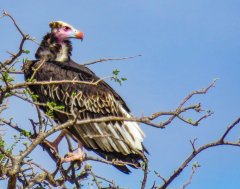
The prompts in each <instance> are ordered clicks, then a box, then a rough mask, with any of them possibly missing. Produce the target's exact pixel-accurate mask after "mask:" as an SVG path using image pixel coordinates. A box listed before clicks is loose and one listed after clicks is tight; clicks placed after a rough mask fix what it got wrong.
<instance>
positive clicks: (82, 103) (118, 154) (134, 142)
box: [23, 34, 145, 173]
mask: <svg viewBox="0 0 240 189" xmlns="http://www.w3.org/2000/svg"><path fill="white" fill-rule="evenodd" d="M54 40H56V39H54V37H53V36H51V34H47V35H46V36H45V37H44V39H43V41H42V43H41V45H40V47H39V49H38V51H37V52H36V58H38V59H43V58H45V60H46V62H44V63H43V62H42V60H35V61H28V62H27V63H25V64H24V67H23V70H24V75H25V79H26V80H27V79H29V78H31V77H32V75H33V73H34V70H35V69H36V68H38V70H37V72H36V73H34V76H33V78H32V79H34V80H36V81H62V80H77V81H88V82H95V81H98V80H99V79H100V78H98V77H97V76H96V75H95V74H94V73H93V72H92V71H91V70H90V69H89V68H87V67H86V66H84V65H79V64H77V63H75V62H74V61H72V60H71V59H70V55H71V50H72V46H71V43H70V41H68V40H66V45H67V49H68V53H69V54H68V57H69V59H68V60H67V61H64V62H59V61H55V59H56V57H57V56H58V55H57V53H58V52H60V51H61V48H62V47H61V46H59V45H58V44H54ZM43 51H45V52H44V53H42V52H43ZM43 55H47V58H46V56H44V57H43ZM40 64H41V66H40ZM29 88H30V90H31V91H32V92H33V93H34V94H37V95H38V99H37V100H38V102H40V103H48V102H55V103H56V104H57V105H62V106H64V111H65V112H67V113H69V114H64V113H61V112H58V111H54V112H53V113H54V119H55V121H56V122H58V123H65V122H66V121H68V120H69V119H70V118H72V115H76V116H78V119H79V120H83V119H92V118H100V117H107V116H118V117H130V110H129V108H128V107H127V105H126V103H125V102H124V100H123V99H122V98H121V97H120V96H119V95H118V94H117V93H116V92H115V91H114V90H113V89H112V88H111V87H110V86H109V85H108V84H107V83H106V82H105V81H100V82H99V83H98V84H97V85H91V84H76V83H75V84H73V83H62V84H54V85H52V84H51V85H31V86H29ZM41 108H42V109H43V111H45V112H46V111H47V109H46V107H41ZM70 114H71V115H70ZM68 131H69V132H70V133H71V135H73V137H74V138H75V139H77V140H78V141H80V142H81V143H82V144H83V146H84V147H85V148H86V149H88V150H93V151H95V152H96V153H97V154H99V155H100V156H101V157H103V158H105V159H107V160H109V161H113V160H119V161H122V162H125V163H126V164H127V165H130V166H132V167H136V168H138V167H140V163H139V161H140V160H143V159H144V158H145V156H144V151H145V149H144V147H143V145H142V140H143V137H144V133H143V132H142V130H141V129H140V127H139V126H138V124H137V123H135V122H127V121H110V122H104V123H90V124H86V125H81V126H74V127H71V128H69V129H68ZM116 167H117V168H118V169H120V170H121V171H123V172H124V173H129V172H130V171H129V170H128V168H127V167H126V166H125V165H124V166H116Z"/></svg>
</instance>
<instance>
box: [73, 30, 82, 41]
mask: <svg viewBox="0 0 240 189" xmlns="http://www.w3.org/2000/svg"><path fill="white" fill-rule="evenodd" d="M83 36H84V34H83V32H80V31H77V32H76V34H75V37H76V38H77V39H81V41H82V40H83Z"/></svg>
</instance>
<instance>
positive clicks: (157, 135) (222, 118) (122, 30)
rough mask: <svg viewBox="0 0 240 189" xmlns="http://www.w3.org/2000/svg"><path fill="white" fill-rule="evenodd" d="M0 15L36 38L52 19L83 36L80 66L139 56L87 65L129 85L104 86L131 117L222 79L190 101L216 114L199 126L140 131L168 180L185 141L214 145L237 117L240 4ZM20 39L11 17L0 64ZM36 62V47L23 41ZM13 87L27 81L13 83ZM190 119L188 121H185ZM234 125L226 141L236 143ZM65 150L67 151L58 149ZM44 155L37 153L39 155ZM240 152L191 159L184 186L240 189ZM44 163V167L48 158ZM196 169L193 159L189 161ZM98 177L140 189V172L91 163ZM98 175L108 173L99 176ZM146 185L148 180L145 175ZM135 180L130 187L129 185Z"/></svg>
mask: <svg viewBox="0 0 240 189" xmlns="http://www.w3.org/2000/svg"><path fill="white" fill-rule="evenodd" d="M0 9H1V10H2V9H5V10H7V11H8V12H9V13H11V14H12V15H13V16H14V17H15V18H16V20H17V21H18V23H19V25H20V26H21V27H22V28H23V30H24V31H25V32H26V33H29V34H30V35H31V36H34V37H36V38H37V40H38V41H41V39H42V36H43V35H44V34H45V33H46V32H48V31H49V27H48V23H49V22H50V21H53V20H63V21H66V22H69V23H70V24H72V25H73V26H75V27H76V28H79V29H80V30H82V31H83V32H84V33H85V39H84V41H83V42H82V43H81V42H80V41H73V45H74V50H73V59H74V60H75V61H77V62H79V63H84V62H86V61H89V60H95V59H99V58H107V57H125V56H132V55H137V54H142V55H143V56H142V57H137V58H135V59H131V60H127V61H116V62H107V63H103V64H98V65H93V66H91V67H90V68H91V69H92V70H94V72H96V73H97V75H99V76H100V77H104V76H108V75H111V72H112V70H113V69H119V70H120V71H121V74H122V75H123V76H125V77H127V78H128V80H127V81H126V82H125V83H124V84H123V85H122V86H121V87H120V86H119V85H117V84H116V83H113V82H110V84H111V85H112V86H113V87H114V89H115V90H116V91H118V92H119V93H120V94H121V96H122V97H123V98H124V99H125V100H126V102H127V103H128V104H129V106H130V108H131V109H132V112H133V114H134V115H136V116H141V115H142V114H144V115H149V114H151V113H154V112H156V111H167V110H172V109H174V108H175V107H177V105H178V104H179V103H180V101H181V100H182V99H183V98H184V97H185V96H186V95H187V94H188V93H189V92H191V91H192V90H196V89H201V88H203V87H205V86H207V85H208V84H209V83H210V82H211V81H212V80H213V79H214V78H220V79H219V80H218V82H217V85H216V87H215V88H214V89H212V90H211V91H210V92H209V93H208V94H207V95H204V96H199V97H197V98H195V100H194V101H191V102H198V101H200V102H202V104H203V106H204V108H206V109H211V110H213V111H214V115H213V116H212V117H210V118H208V119H207V120H204V121H203V122H202V123H201V125H200V126H199V127H194V128H193V127H191V126H188V125H186V124H184V123H182V122H180V121H174V122H173V123H172V124H171V125H170V126H168V127H167V128H166V129H164V130H161V129H155V128H151V127H149V126H145V125H142V128H143V129H144V131H145V132H146V135H147V138H146V140H145V145H146V147H147V148H148V149H149V151H150V156H149V159H150V170H152V171H153V170H156V171H158V172H159V173H161V174H162V175H163V176H166V177H168V176H169V175H170V174H171V173H172V172H173V170H174V168H177V167H178V166H179V165H180V164H181V162H182V161H183V160H184V159H185V158H186V157H187V156H188V155H189V154H190V153H191V145H190V143H189V140H190V139H193V138H198V141H197V143H196V144H197V145H201V144H205V143H208V142H211V141H212V140H214V139H217V137H218V136H220V135H221V133H223V131H224V130H225V128H226V127H227V126H228V125H229V124H230V123H231V122H233V120H234V119H236V118H237V117H238V116H239V107H240V101H239V96H240V88H239V80H240V76H239V69H240V56H239V48H240V40H239V35H240V1H237V0H228V1H225V0H212V1H209V0H196V1H192V0H181V1H179V0H178V1H177V0H149V1H146V0H131V1H127V0H122V1H106V0H89V1H77V0H69V1H63V0H52V1H47V0H42V1H30V0H23V1H18V0H2V1H1V3H0ZM19 40H20V36H19V35H18V34H17V32H16V29H15V28H14V27H13V26H12V24H11V22H10V21H9V19H7V18H4V19H1V20H0V41H1V46H0V60H4V59H6V58H7V57H8V54H7V53H6V51H7V50H8V51H13V52H14V51H16V50H17V45H18V43H19ZM25 47H26V49H29V50H30V51H31V54H30V55H29V58H33V57H34V51H35V50H36V48H37V45H35V44H32V43H27V44H26V46H25ZM18 79H19V81H22V80H23V77H21V76H20V77H19V78H18ZM10 105H11V109H10V110H11V111H9V112H8V114H9V115H8V116H9V117H11V116H14V117H15V119H16V121H19V122H20V123H22V125H23V127H24V125H27V124H26V123H27V118H28V117H30V116H33V109H32V108H31V106H28V105H24V104H22V103H20V102H18V101H16V100H13V101H12V102H11V104H10ZM191 116H192V114H191ZM239 132H240V129H239V128H236V129H235V130H234V131H233V132H232V134H231V137H230V139H231V140H235V141H236V140H238V137H239ZM63 147H64V146H63ZM39 153H41V155H42V156H44V157H45V155H46V154H45V153H42V152H41V151H38V152H35V154H34V153H33V156H34V157H36V156H39ZM239 157H240V149H237V148H233V147H223V146H221V147H217V148H215V149H210V150H208V151H205V152H203V153H202V154H201V155H200V156H198V157H197V158H196V160H195V161H198V162H199V163H200V164H201V167H200V168H199V169H198V170H197V173H196V174H195V176H194V178H193V183H192V184H191V185H190V186H189V187H188V188H189V189H191V188H192V189H202V188H218V189H225V188H239V187H240V173H239V169H240V164H239ZM44 162H46V163H48V162H47V160H44ZM192 163H193V162H192ZM94 169H95V170H96V173H99V174H102V175H110V177H111V179H115V180H116V182H117V183H118V184H119V185H120V186H122V187H130V188H139V186H140V178H142V175H141V172H140V171H135V170H133V173H132V174H131V175H123V174H122V173H119V172H118V171H117V170H115V169H114V168H111V167H108V166H102V165H99V164H97V165H95V164H94ZM103 170H104V172H103ZM190 173H191V166H189V167H188V168H187V169H186V170H185V171H184V172H183V173H182V174H181V176H180V177H178V178H177V179H176V180H175V181H174V182H173V183H172V185H171V186H170V188H174V189H175V188H179V187H180V186H181V185H182V184H183V183H185V182H186V181H187V180H188V178H189V175H190ZM150 177H151V179H149V182H148V186H149V187H150V186H151V185H152V184H153V180H156V181H157V183H159V182H160V180H158V178H157V177H155V176H154V174H153V173H150ZM133 181H134V182H133Z"/></svg>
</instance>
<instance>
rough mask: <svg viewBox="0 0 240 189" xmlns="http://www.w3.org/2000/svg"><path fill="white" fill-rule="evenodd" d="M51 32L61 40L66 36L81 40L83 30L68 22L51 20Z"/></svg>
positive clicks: (66, 37)
mask: <svg viewBox="0 0 240 189" xmlns="http://www.w3.org/2000/svg"><path fill="white" fill-rule="evenodd" d="M49 26H50V28H51V33H52V34H54V36H55V37H56V38H57V39H58V40H59V41H60V42H61V41H64V40H65V39H68V38H76V39H81V40H83V32H81V31H79V30H77V29H75V28H74V27H73V26H71V25H70V24H68V23H66V22H63V21H53V22H50V24H49Z"/></svg>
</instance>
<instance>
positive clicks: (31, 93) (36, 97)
mask: <svg viewBox="0 0 240 189" xmlns="http://www.w3.org/2000/svg"><path fill="white" fill-rule="evenodd" d="M23 93H24V94H25V96H26V97H31V98H32V99H33V101H37V99H38V95H36V94H34V93H33V92H32V91H30V90H29V89H28V88H26V89H24V90H23Z"/></svg>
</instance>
